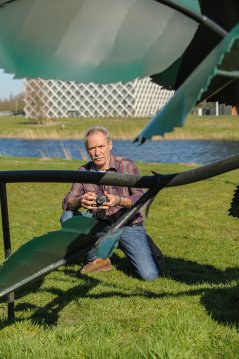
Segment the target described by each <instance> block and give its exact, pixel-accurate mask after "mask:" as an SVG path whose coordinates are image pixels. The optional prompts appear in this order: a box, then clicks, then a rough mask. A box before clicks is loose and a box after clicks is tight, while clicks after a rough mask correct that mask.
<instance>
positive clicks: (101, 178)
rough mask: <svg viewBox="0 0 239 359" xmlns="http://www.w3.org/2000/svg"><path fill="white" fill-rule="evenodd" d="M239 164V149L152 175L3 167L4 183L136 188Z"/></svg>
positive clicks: (178, 182) (189, 179)
mask: <svg viewBox="0 0 239 359" xmlns="http://www.w3.org/2000/svg"><path fill="white" fill-rule="evenodd" d="M237 168H239V153H238V154H236V155H232V156H229V157H226V158H224V159H222V160H219V161H216V162H213V163H211V164H208V165H205V166H201V167H198V168H195V169H192V170H188V171H184V172H179V173H172V174H156V175H152V176H140V175H135V176H133V175H126V174H122V173H112V172H110V173H109V172H106V173H99V172H93V171H78V170H75V171H69V170H21V171H0V183H20V182H49V183H51V182H55V183H71V182H78V183H93V184H98V185H112V186H121V187H134V188H152V187H155V186H156V185H158V184H159V183H160V184H162V185H163V187H174V186H182V185H185V184H190V183H194V182H198V181H202V180H205V179H207V178H210V177H214V176H218V175H220V174H222V173H225V172H229V171H232V170H235V169H237Z"/></svg>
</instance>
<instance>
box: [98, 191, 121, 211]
mask: <svg viewBox="0 0 239 359" xmlns="http://www.w3.org/2000/svg"><path fill="white" fill-rule="evenodd" d="M104 195H105V197H106V198H107V202H105V203H104V205H103V206H101V207H100V208H103V209H104V208H105V209H107V208H109V207H114V206H119V205H120V202H121V197H120V196H117V195H115V194H109V193H108V192H106V191H104Z"/></svg>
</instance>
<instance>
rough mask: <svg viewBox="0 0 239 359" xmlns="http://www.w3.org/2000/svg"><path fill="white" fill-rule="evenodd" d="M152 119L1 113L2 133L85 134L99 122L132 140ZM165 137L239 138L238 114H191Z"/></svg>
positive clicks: (23, 135) (31, 135)
mask: <svg viewBox="0 0 239 359" xmlns="http://www.w3.org/2000/svg"><path fill="white" fill-rule="evenodd" d="M149 121H150V119H149V118H97V119H94V118H88V119H86V118H71V119H57V120H52V121H46V122H44V123H43V124H37V123H36V122H34V121H31V120H28V119H26V118H24V117H18V116H16V117H14V116H5V117H4V116H3V117H0V137H13V138H15V137H18V138H29V139H31V138H32V139H36V138H41V139H44V138H45V139H46V138H53V139H57V138H61V139H63V138H83V136H84V132H85V130H86V129H87V128H88V127H90V126H93V125H95V124H97V125H101V126H105V127H107V128H108V129H109V131H110V133H111V136H112V137H113V138H115V139H116V138H118V139H131V140H133V139H134V138H135V137H136V136H137V135H138V134H139V133H140V132H141V131H142V130H143V128H144V127H145V126H146V125H147V124H148V123H149ZM165 138H166V139H200V140H206V139H207V140H208V139H213V140H239V116H220V117H216V116H203V117H198V116H189V117H188V118H187V120H186V123H185V126H184V127H183V128H177V129H176V130H175V131H174V132H171V133H168V134H166V135H165ZM155 139H159V137H156V138H155ZM160 139H162V137H160Z"/></svg>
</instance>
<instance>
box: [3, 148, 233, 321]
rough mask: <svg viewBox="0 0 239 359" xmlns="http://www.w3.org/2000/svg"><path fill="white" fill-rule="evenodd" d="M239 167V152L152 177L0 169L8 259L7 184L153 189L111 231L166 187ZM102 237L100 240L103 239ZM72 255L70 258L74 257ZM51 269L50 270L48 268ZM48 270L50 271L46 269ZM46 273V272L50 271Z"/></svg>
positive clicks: (11, 300) (10, 310)
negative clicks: (184, 169)
mask: <svg viewBox="0 0 239 359" xmlns="http://www.w3.org/2000/svg"><path fill="white" fill-rule="evenodd" d="M237 168H239V154H236V155H233V156H230V157H226V158H224V159H222V160H220V161H217V162H214V163H211V164H209V165H205V166H201V167H198V168H195V169H192V170H188V171H185V172H180V173H173V174H165V175H162V174H156V173H155V174H154V175H152V176H140V175H137V176H133V175H125V174H120V173H104V174H102V173H98V172H81V171H67V170H59V171H58V170H35V171H30V170H22V171H0V202H1V216H2V229H3V242H4V253H5V258H8V257H9V256H10V255H11V237H10V227H9V216H8V203H7V189H6V184H7V183H20V182H49V183H52V182H55V183H72V182H80V183H94V184H104V185H115V186H122V187H135V188H148V189H149V190H148V191H147V192H146V193H145V194H144V195H143V196H142V197H141V199H139V201H138V202H137V203H136V204H135V205H134V206H133V207H132V208H131V209H130V210H128V211H127V212H126V213H125V214H124V215H123V216H121V217H120V218H119V220H118V221H117V222H115V224H114V225H113V226H112V227H111V229H110V230H111V231H114V230H117V229H118V228H120V227H121V226H123V225H124V224H125V223H126V222H127V221H128V220H129V219H130V218H131V217H132V216H133V215H134V214H135V213H136V212H137V211H138V210H139V209H140V208H141V207H142V205H144V204H145V203H146V202H148V201H150V200H152V199H153V198H154V197H155V196H156V195H157V193H158V192H159V191H160V190H161V189H163V188H164V187H174V186H181V185H185V184H190V183H193V182H197V181H202V180H205V179H207V178H210V177H214V176H217V175H220V174H222V173H225V172H229V171H232V170H235V169H237ZM100 240H101V239H99V241H100ZM70 259H71V258H69V260H70ZM63 264H66V260H65V259H64V260H62V261H59V263H56V264H55V265H54V266H53V267H52V270H53V269H55V268H57V267H59V266H60V265H63ZM48 272H49V271H48ZM46 273H47V272H46ZM46 273H45V274H46ZM8 319H14V293H13V292H12V293H9V294H8Z"/></svg>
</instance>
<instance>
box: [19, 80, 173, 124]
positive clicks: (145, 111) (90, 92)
mask: <svg viewBox="0 0 239 359" xmlns="http://www.w3.org/2000/svg"><path fill="white" fill-rule="evenodd" d="M173 94H174V91H167V90H164V89H162V87H160V86H159V85H157V84H154V83H153V82H152V81H151V79H150V78H149V77H145V78H143V79H136V80H134V81H132V82H128V83H125V84H123V83H121V82H118V83H115V84H106V85H100V84H95V83H89V84H82V83H81V84H76V83H74V82H71V81H57V80H42V79H37V80H27V81H26V87H25V99H24V101H25V113H26V117H27V118H60V117H94V118H97V117H147V116H149V115H152V114H155V113H157V112H158V111H159V110H160V109H161V108H162V107H163V106H164V105H165V103H166V102H168V100H169V99H170V98H171V97H172V96H173Z"/></svg>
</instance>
